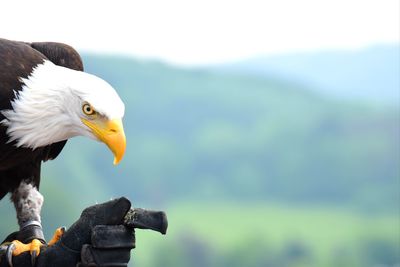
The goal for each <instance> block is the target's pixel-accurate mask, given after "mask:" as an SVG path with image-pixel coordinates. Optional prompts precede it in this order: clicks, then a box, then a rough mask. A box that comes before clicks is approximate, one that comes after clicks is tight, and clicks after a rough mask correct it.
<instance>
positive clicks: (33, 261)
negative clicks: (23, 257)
mask: <svg viewBox="0 0 400 267" xmlns="http://www.w3.org/2000/svg"><path fill="white" fill-rule="evenodd" d="M36 257H37V255H36V251H35V250H34V251H31V264H32V267H35V263H36Z"/></svg>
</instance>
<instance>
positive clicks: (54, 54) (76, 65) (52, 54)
mask: <svg viewBox="0 0 400 267" xmlns="http://www.w3.org/2000/svg"><path fill="white" fill-rule="evenodd" d="M30 46H31V47H32V48H33V49H35V50H37V51H39V52H40V53H42V54H43V55H44V56H45V57H46V58H47V59H49V60H50V61H51V62H53V63H54V64H56V65H59V66H62V67H66V68H69V69H73V70H78V71H83V63H82V59H81V57H80V55H79V53H78V52H77V51H76V50H75V49H74V48H72V47H71V46H69V45H66V44H62V43H55V42H39V43H31V44H30ZM66 143H67V140H65V141H60V142H57V143H54V144H52V145H50V146H49V149H48V153H47V156H46V157H45V158H44V159H43V160H44V161H46V160H49V159H54V158H56V157H57V156H58V154H60V152H61V150H62V149H63V147H64V146H65V144H66Z"/></svg>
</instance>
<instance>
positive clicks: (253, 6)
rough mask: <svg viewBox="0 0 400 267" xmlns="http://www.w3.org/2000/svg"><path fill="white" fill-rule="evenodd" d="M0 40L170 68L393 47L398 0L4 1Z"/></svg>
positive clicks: (399, 30) (399, 18)
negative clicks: (64, 46)
mask: <svg viewBox="0 0 400 267" xmlns="http://www.w3.org/2000/svg"><path fill="white" fill-rule="evenodd" d="M0 13H1V15H0V36H1V37H3V38H7V39H14V40H24V41H43V40H46V41H59V42H65V43H68V44H70V45H72V46H74V47H75V48H77V49H78V50H80V51H96V52H116V53H119V54H129V55H134V56H139V57H150V58H156V59H161V60H164V61H168V62H170V63H175V64H184V65H196V64H210V63H217V62H226V61H234V60H238V59H243V58H246V57H250V56H256V55H266V54H273V53H285V52H297V51H307V50H322V49H332V48H333V49H336V48H340V49H341V48H345V49H348V48H359V47H364V46H368V45H374V44H380V43H399V41H400V40H399V39H400V1H399V0H333V1H324V0H301V1H298V0H297V1H296V0H292V1H291V0H275V1H268V0H264V1H256V0H237V1H235V0H197V1H195V0H160V1H156V0H140V1H137V0H132V1H128V0H127V1H120V0H108V1H94V0H68V1H56V0H35V1H33V0H26V1H21V0H12V1H2V2H1V4H0Z"/></svg>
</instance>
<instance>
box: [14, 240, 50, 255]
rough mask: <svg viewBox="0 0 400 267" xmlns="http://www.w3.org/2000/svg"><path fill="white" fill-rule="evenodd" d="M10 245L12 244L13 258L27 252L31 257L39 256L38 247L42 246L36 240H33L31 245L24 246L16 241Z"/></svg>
mask: <svg viewBox="0 0 400 267" xmlns="http://www.w3.org/2000/svg"><path fill="white" fill-rule="evenodd" d="M11 243H12V244H14V247H13V252H12V255H13V256H18V255H19V254H21V253H24V252H26V251H29V252H30V253H31V255H32V256H33V257H37V256H39V254H40V247H41V246H43V244H42V242H40V241H39V240H37V239H33V240H32V241H31V243H28V244H24V243H22V242H20V241H18V240H14V241H12V242H11Z"/></svg>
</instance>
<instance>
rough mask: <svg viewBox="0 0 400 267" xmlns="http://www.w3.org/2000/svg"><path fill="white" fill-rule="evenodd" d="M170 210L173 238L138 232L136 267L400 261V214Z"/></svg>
mask: <svg viewBox="0 0 400 267" xmlns="http://www.w3.org/2000/svg"><path fill="white" fill-rule="evenodd" d="M166 210H167V212H168V217H169V222H170V227H169V232H168V235H167V236H166V237H163V236H161V235H159V234H156V233H150V232H143V231H140V232H138V233H137V248H136V250H134V262H135V266H148V267H150V266H197V265H196V262H198V261H200V262H201V261H203V264H207V265H206V266H303V265H304V266H320V267H321V266H375V265H376V264H391V263H395V262H398V260H399V258H400V255H399V253H400V239H399V237H400V229H399V225H400V224H399V223H400V222H399V217H398V216H393V215H382V214H381V215H379V216H375V215H372V214H370V215H367V214H360V213H354V212H352V211H351V210H350V209H339V208H332V207H312V208H310V207H301V206H298V207H295V206H284V205H281V204H261V203H249V204H238V203H217V204H215V205H213V204H212V203H206V204H197V203H186V204H184V205H183V204H181V203H179V204H177V205H172V206H171V207H170V208H167V209H166ZM160 253H162V255H163V257H161V256H156V255H160ZM292 254H293V255H292ZM196 255H197V256H196ZM196 257H197V258H196ZM204 257H205V258H204ZM160 258H163V259H164V260H165V259H167V262H163V263H160V262H159V259H160ZM199 258H201V259H199ZM338 264H339V265H338Z"/></svg>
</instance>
